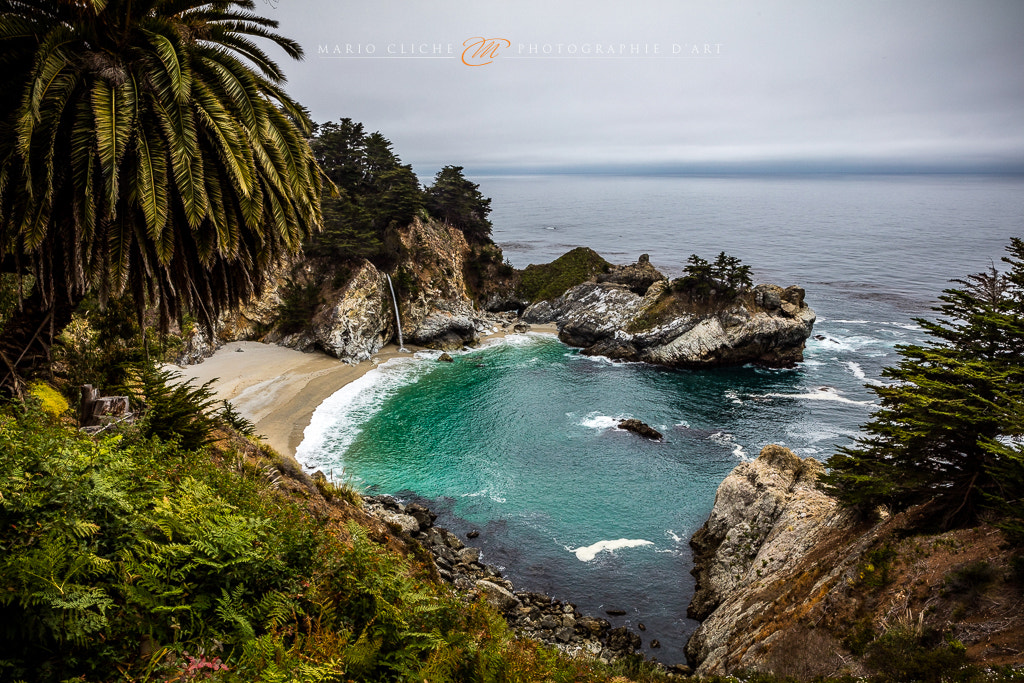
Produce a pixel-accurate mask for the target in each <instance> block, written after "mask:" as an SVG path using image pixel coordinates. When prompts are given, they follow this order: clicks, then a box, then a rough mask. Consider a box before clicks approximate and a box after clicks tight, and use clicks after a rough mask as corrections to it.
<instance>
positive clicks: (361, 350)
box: [285, 261, 395, 362]
mask: <svg viewBox="0 0 1024 683" xmlns="http://www.w3.org/2000/svg"><path fill="white" fill-rule="evenodd" d="M332 294H333V296H331V297H330V300H329V301H328V303H327V304H326V305H324V306H321V307H320V308H319V309H318V310H317V312H316V314H315V315H314V316H313V322H312V325H311V326H310V329H309V331H308V332H304V333H303V334H304V335H307V336H309V337H311V338H312V340H313V343H314V344H315V346H316V347H317V348H320V349H322V350H324V351H326V352H327V353H329V354H331V355H332V356H334V357H335V358H340V359H341V360H344V361H348V362H359V361H361V360H366V359H368V358H369V357H370V356H372V355H373V354H375V353H377V352H378V351H380V349H381V347H382V346H384V344H385V343H387V341H388V340H389V339H391V337H392V336H394V334H395V325H394V320H393V318H394V314H393V313H392V307H391V299H390V291H389V290H388V283H387V281H386V280H385V279H384V275H383V274H382V273H381V272H380V271H379V270H377V269H376V268H375V267H374V266H373V264H372V263H370V262H369V261H363V263H362V264H361V265H360V266H359V268H358V269H357V270H356V272H355V274H354V275H353V276H352V278H351V279H350V280H349V281H348V283H347V284H346V285H345V286H344V287H343V288H342V289H341V290H340V291H338V292H336V293H334V292H332ZM285 344H286V345H287V342H285Z"/></svg>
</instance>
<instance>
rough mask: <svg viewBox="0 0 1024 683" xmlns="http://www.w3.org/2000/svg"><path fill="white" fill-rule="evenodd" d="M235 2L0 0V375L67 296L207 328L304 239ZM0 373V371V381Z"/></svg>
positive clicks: (266, 73) (304, 167) (45, 332)
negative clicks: (5, 299)
mask: <svg viewBox="0 0 1024 683" xmlns="http://www.w3.org/2000/svg"><path fill="white" fill-rule="evenodd" d="M253 8H254V3H253V2H252V0H228V1H221V2H199V1H198V0H0V12H2V13H0V85H2V87H0V107H2V109H0V271H3V272H6V273H15V274H16V278H17V279H18V281H19V282H23V283H26V285H25V288H24V290H25V291H24V292H22V293H21V294H20V297H21V306H20V310H18V311H17V312H15V313H14V314H13V315H12V316H10V318H9V319H8V321H7V323H6V325H5V328H4V330H3V331H2V332H0V354H2V356H3V357H2V359H0V364H3V365H6V367H4V368H3V372H0V376H2V375H3V374H5V373H6V374H8V380H5V381H4V383H5V384H10V378H11V377H14V378H15V382H16V381H17V379H16V378H17V375H18V372H20V370H18V371H16V368H18V367H19V365H18V364H19V358H20V363H21V367H24V366H25V365H31V364H32V361H33V359H35V360H38V359H40V358H41V357H45V355H46V353H47V348H48V347H47V344H46V340H47V339H50V340H52V336H53V334H54V332H59V331H60V329H61V328H62V327H63V325H64V324H66V323H67V322H68V321H69V320H70V317H71V313H72V312H73V310H74V308H75V306H76V305H77V304H78V303H79V302H80V301H81V300H82V299H83V298H84V296H85V295H86V294H87V293H89V292H91V291H95V292H97V293H98V295H99V297H100V299H101V301H103V300H106V298H107V297H117V296H122V295H126V294H129V295H131V296H132V298H133V299H134V302H135V304H136V306H137V309H138V314H139V316H140V319H141V315H142V310H143V309H144V308H145V307H146V306H147V304H148V305H153V306H156V308H157V310H158V311H159V314H160V315H159V321H160V322H159V325H160V327H161V329H163V330H166V329H167V326H168V325H169V324H170V322H171V320H172V319H175V318H177V319H179V320H180V318H181V315H182V312H183V310H188V311H191V312H193V313H194V314H195V315H196V317H197V319H198V320H199V321H200V322H201V323H203V324H205V325H207V326H208V327H209V326H211V325H212V323H213V321H214V320H215V319H216V317H217V316H218V315H219V314H220V313H221V312H222V311H224V310H226V309H228V308H229V307H233V306H235V305H237V304H238V303H240V302H242V301H244V300H246V299H247V298H248V297H250V296H252V295H253V294H255V293H258V292H259V290H260V288H261V280H262V278H261V275H262V274H263V273H264V272H266V270H267V269H268V268H269V267H271V266H273V265H274V264H275V263H277V262H279V261H280V260H281V259H282V258H283V257H285V256H286V255H288V254H291V253H295V252H296V251H298V250H299V249H300V247H301V244H302V242H303V240H304V239H306V238H307V237H308V236H309V235H310V234H311V233H312V232H314V231H315V230H316V229H318V228H319V224H320V220H321V219H320V206H319V196H320V185H321V179H320V173H319V169H318V167H317V165H316V162H315V160H314V158H313V156H312V153H311V152H310V149H309V145H308V143H307V137H308V135H309V134H310V132H311V130H312V124H311V122H310V121H309V118H308V116H307V115H306V112H305V110H304V109H303V108H302V107H301V106H300V105H298V104H297V103H296V102H294V101H293V100H292V99H291V98H290V97H289V96H288V95H287V94H286V93H285V92H284V91H283V90H282V87H281V86H282V84H283V83H284V80H285V79H284V75H283V73H282V71H281V69H280V67H279V66H278V65H277V64H276V63H275V62H274V61H273V60H272V59H271V58H270V57H269V56H268V55H267V54H266V53H265V52H264V51H263V50H262V49H261V47H260V46H259V45H258V44H257V42H256V41H255V39H265V40H269V41H270V42H271V43H273V44H275V45H277V46H279V47H280V48H282V49H283V50H284V51H285V53H287V54H288V56H290V57H293V58H295V59H301V57H302V48H301V47H300V46H299V45H298V44H297V43H295V42H294V41H292V40H289V39H287V38H285V37H283V36H281V35H279V34H277V33H276V32H274V31H273V30H272V29H275V28H276V27H277V22H276V21H273V20H270V19H266V18H263V17H260V16H258V15H257V14H255V13H254V12H253V11H252V10H253ZM3 365H0V367H3Z"/></svg>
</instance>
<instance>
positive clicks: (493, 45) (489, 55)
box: [462, 37, 512, 66]
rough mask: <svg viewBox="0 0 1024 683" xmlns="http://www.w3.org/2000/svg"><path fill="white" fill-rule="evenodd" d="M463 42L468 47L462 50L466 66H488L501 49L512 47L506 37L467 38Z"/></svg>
mask: <svg viewBox="0 0 1024 683" xmlns="http://www.w3.org/2000/svg"><path fill="white" fill-rule="evenodd" d="M462 44H463V45H464V46H465V48H466V49H465V50H463V51H462V63H463V64H465V65H466V66H486V65H487V64H490V63H491V62H493V61H494V58H495V57H497V56H498V50H499V49H501V48H502V47H512V43H511V42H510V41H508V40H506V39H505V38H480V37H476V38H467V39H466V40H465V41H463V43H462Z"/></svg>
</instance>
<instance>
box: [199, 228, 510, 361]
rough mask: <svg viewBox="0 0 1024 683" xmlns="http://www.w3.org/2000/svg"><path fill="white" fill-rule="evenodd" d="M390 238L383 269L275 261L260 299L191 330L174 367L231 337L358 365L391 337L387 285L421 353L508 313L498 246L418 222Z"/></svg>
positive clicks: (473, 337) (467, 336)
mask: <svg viewBox="0 0 1024 683" xmlns="http://www.w3.org/2000/svg"><path fill="white" fill-rule="evenodd" d="M391 242H392V244H391V249H392V252H393V258H392V261H393V262H394V265H393V266H391V267H389V268H383V267H378V266H376V265H374V264H373V263H371V262H370V261H367V260H360V261H357V262H350V263H345V264H337V263H331V262H326V261H324V260H322V259H297V260H296V261H294V262H289V263H285V264H282V265H281V266H280V267H279V268H278V269H277V270H276V271H274V272H271V273H268V275H267V276H266V281H265V282H264V287H263V294H262V296H260V297H259V298H257V299H254V300H253V301H251V302H249V303H248V304H246V305H245V306H242V307H240V308H239V309H238V310H237V311H234V312H232V313H230V314H228V315H225V316H224V317H223V318H222V319H221V320H220V323H219V325H218V328H217V329H216V330H215V335H214V338H213V339H210V338H209V336H208V335H207V334H206V332H205V331H203V330H196V331H195V333H194V334H193V335H192V337H191V339H190V341H189V342H188V343H187V345H186V349H185V351H184V353H183V354H182V357H181V358H180V359H179V362H185V363H189V362H197V361H199V360H201V359H202V358H204V357H205V356H208V355H209V354H210V353H212V352H213V350H214V349H216V348H217V347H218V346H220V345H221V344H224V343H226V342H229V341H239V340H258V341H264V342H269V343H276V344H281V345H282V346H288V347H290V348H295V349H299V350H301V351H313V350H320V351H323V352H326V353H328V354H330V355H332V356H334V357H336V358H339V359H341V360H344V361H346V362H358V361H361V360H365V359H367V358H369V357H370V356H372V355H373V354H375V353H377V352H378V351H380V349H381V348H382V347H383V346H384V345H385V344H386V343H388V342H389V341H395V342H397V341H398V328H397V326H396V324H395V311H394V303H393V300H392V295H391V288H392V287H393V288H394V291H395V295H396V296H397V298H398V308H399V318H400V320H401V325H402V332H403V334H404V340H405V341H407V342H409V343H411V344H416V345H419V346H426V347H429V348H440V349H453V348H461V347H462V346H463V345H465V344H472V343H474V342H476V341H477V340H478V339H479V337H480V334H481V332H483V331H485V330H487V329H489V328H490V327H492V326H493V325H494V324H495V319H494V317H493V316H491V315H489V314H488V313H486V311H484V310H482V309H484V308H485V307H486V306H490V307H491V308H492V309H493V308H502V307H505V308H508V307H509V306H510V305H511V307H512V308H515V306H516V301H515V299H514V298H511V299H510V297H509V295H508V293H510V292H512V289H513V288H512V285H511V278H512V276H513V275H514V273H513V272H512V269H511V268H508V267H505V266H503V264H502V261H501V250H500V249H498V248H497V247H494V246H493V245H491V246H486V247H480V246H477V247H472V246H470V245H469V244H467V242H466V239H465V237H464V236H463V234H462V232H461V231H459V230H457V229H456V228H453V227H451V226H449V225H446V224H443V223H439V222H436V221H432V220H431V221H422V220H419V219H416V220H414V221H413V223H412V224H410V225H408V226H406V227H405V228H401V229H398V230H396V231H395V232H394V233H393V234H392V239H391ZM467 275H468V276H467ZM388 276H390V277H391V280H392V282H391V284H390V285H389V283H388V279H387V278H388ZM476 299H479V300H480V301H479V302H478V301H476ZM510 301H511V304H510ZM288 320H291V323H289V322H288Z"/></svg>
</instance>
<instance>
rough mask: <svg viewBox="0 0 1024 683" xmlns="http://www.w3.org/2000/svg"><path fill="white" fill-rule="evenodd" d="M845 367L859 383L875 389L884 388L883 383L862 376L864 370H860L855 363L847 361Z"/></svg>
mask: <svg viewBox="0 0 1024 683" xmlns="http://www.w3.org/2000/svg"><path fill="white" fill-rule="evenodd" d="M846 367H848V368H850V372H851V373H852V374H853V376H854V377H856V378H857V379H859V380H860V381H862V382H864V383H865V384H870V385H872V386H876V387H881V386H885V384H884V383H883V382H879V381H878V380H877V379H874V378H871V377H868V376H867V375H865V374H864V368H862V367H861V366H860V363H855V362H854V361H852V360H851V361H847V362H846Z"/></svg>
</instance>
